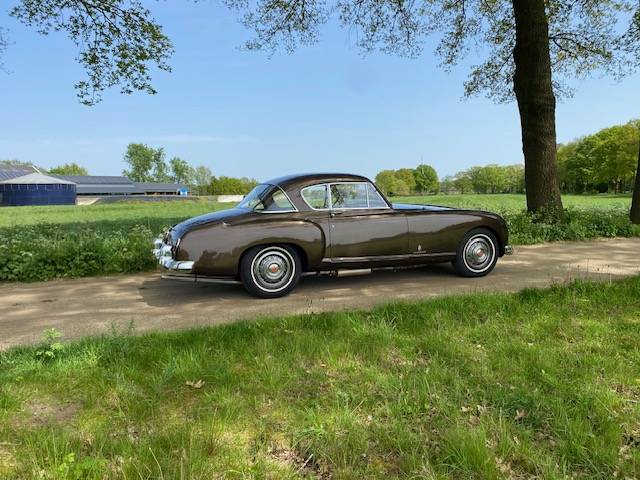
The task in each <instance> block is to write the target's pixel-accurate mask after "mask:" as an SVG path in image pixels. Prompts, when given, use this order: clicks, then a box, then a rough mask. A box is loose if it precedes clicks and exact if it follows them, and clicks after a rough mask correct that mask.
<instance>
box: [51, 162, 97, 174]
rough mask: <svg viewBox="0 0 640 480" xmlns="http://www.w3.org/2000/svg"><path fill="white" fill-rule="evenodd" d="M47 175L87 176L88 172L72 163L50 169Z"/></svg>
mask: <svg viewBox="0 0 640 480" xmlns="http://www.w3.org/2000/svg"><path fill="white" fill-rule="evenodd" d="M49 173H51V174H54V175H89V172H88V171H87V169H86V168H84V167H81V166H80V165H78V164H77V163H73V162H72V163H65V164H64V165H60V166H58V167H54V168H50V169H49Z"/></svg>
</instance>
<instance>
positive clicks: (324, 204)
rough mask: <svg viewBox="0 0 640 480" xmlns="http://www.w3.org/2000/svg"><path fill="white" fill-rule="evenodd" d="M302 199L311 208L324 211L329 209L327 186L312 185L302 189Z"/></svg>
mask: <svg viewBox="0 0 640 480" xmlns="http://www.w3.org/2000/svg"><path fill="white" fill-rule="evenodd" d="M301 193H302V198H304V201H305V202H307V204H308V205H309V206H310V207H311V208H315V209H317V210H322V209H325V208H329V201H328V199H327V186H326V185H312V186H311V187H307V188H303V189H302V192H301Z"/></svg>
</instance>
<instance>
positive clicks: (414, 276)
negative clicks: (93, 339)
mask: <svg viewBox="0 0 640 480" xmlns="http://www.w3.org/2000/svg"><path fill="white" fill-rule="evenodd" d="M454 275H455V274H454V272H453V269H452V268H451V266H450V265H449V264H446V265H431V266H427V267H419V268H411V269H401V270H397V271H393V270H378V271H374V272H372V273H369V274H360V275H348V276H338V277H332V276H329V275H326V274H323V275H307V276H304V277H302V278H301V280H300V284H299V285H298V286H297V287H296V289H295V290H294V291H293V292H292V293H291V294H290V295H289V297H290V298H293V299H296V298H297V299H299V300H302V299H311V298H313V299H328V298H332V299H333V298H335V299H336V300H344V299H345V298H347V297H348V298H351V297H353V296H356V295H357V296H363V295H364V296H379V295H381V294H395V295H393V296H397V295H398V294H401V293H402V290H403V289H407V290H408V293H412V292H413V291H414V290H415V289H418V288H420V287H424V286H425V282H433V281H436V282H437V281H438V279H439V278H447V277H453V276H454ZM139 291H140V295H141V296H142V300H143V302H144V303H146V304H148V305H150V306H154V307H167V306H171V305H180V306H181V307H184V306H186V305H194V306H195V305H198V304H203V305H205V304H206V305H212V304H216V303H227V302H236V301H242V302H243V303H244V304H247V303H252V302H259V303H270V302H277V301H278V299H274V300H262V299H257V298H254V297H252V296H250V295H249V294H248V293H247V292H246V291H245V289H244V287H243V286H242V285H241V284H218V283H204V282H203V283H199V282H195V283H194V282H185V281H172V280H163V279H160V278H153V279H149V280H147V281H145V282H143V284H142V285H141V286H140V287H139ZM400 296H402V295H400Z"/></svg>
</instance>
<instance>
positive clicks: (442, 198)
mask: <svg viewBox="0 0 640 480" xmlns="http://www.w3.org/2000/svg"><path fill="white" fill-rule="evenodd" d="M563 199H564V202H565V206H567V207H578V208H599V209H612V208H613V209H615V208H625V209H628V208H629V207H630V205H631V197H630V196H624V195H565V196H564V197H563ZM392 201H394V202H400V203H420V204H426V203H431V204H435V205H447V206H455V207H467V208H480V209H485V210H495V211H498V212H512V213H513V212H519V211H521V210H523V209H524V208H525V206H526V202H525V198H524V195H506V194H505V195H427V196H420V197H397V198H392ZM232 206H233V204H228V203H226V204H220V203H215V202H212V201H210V200H206V199H198V200H195V201H172V202H122V203H109V204H97V205H84V206H66V205H65V206H46V207H4V208H0V227H6V226H14V225H31V224H39V223H76V222H96V221H118V220H127V221H130V220H139V221H140V222H142V223H144V222H153V221H156V220H163V219H175V218H188V217H191V216H194V215H199V214H202V213H206V212H210V211H213V210H220V209H223V208H230V207H232Z"/></svg>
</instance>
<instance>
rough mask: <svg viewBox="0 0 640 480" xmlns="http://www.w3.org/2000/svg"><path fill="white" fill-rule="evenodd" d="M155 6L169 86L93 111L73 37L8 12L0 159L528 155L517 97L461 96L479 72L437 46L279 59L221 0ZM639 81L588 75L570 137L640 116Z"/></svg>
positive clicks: (335, 38) (451, 168)
mask: <svg viewBox="0 0 640 480" xmlns="http://www.w3.org/2000/svg"><path fill="white" fill-rule="evenodd" d="M150 7H151V8H152V10H153V12H154V14H155V17H156V18H157V19H158V20H159V21H160V23H161V24H163V25H164V28H165V31H166V33H167V34H168V35H169V36H170V38H171V39H172V40H173V42H174V45H175V49H176V52H175V55H174V56H173V58H172V59H171V65H172V67H173V72H172V73H165V72H157V73H155V74H154V85H155V86H156V87H157V89H158V91H159V93H158V94H157V95H154V96H149V95H146V94H142V93H137V94H134V95H120V94H119V93H118V92H117V91H112V92H109V93H107V94H106V95H105V96H104V100H103V102H102V103H100V104H98V105H97V106H95V107H85V106H82V105H80V104H79V103H78V102H77V100H76V97H75V92H74V89H73V84H74V83H75V82H76V81H77V80H78V79H80V78H81V76H82V71H81V70H80V68H79V67H78V66H77V64H76V63H75V62H74V58H75V55H76V53H77V50H76V47H75V46H74V45H73V44H72V43H71V42H70V41H69V40H68V39H67V38H66V37H65V36H64V35H62V34H51V35H49V36H46V37H43V36H40V35H38V34H36V33H35V32H34V31H33V30H29V29H27V28H25V27H22V26H21V25H20V24H18V23H17V22H16V21H15V20H12V19H8V18H7V17H6V15H4V14H0V15H3V16H2V17H0V18H2V24H3V25H4V26H5V27H7V28H8V29H9V35H10V39H11V41H12V42H13V44H12V45H10V46H9V49H8V50H7V52H6V53H5V55H4V64H5V68H6V69H7V70H9V73H3V72H0V159H6V158H16V159H19V160H24V161H31V162H34V163H36V164H38V165H41V166H43V167H45V168H46V167H52V166H55V165H59V164H61V163H66V162H77V163H79V164H81V165H83V166H85V167H87V168H88V169H89V171H90V173H92V174H103V175H108V174H120V173H121V171H122V169H123V168H124V164H123V162H122V154H123V153H124V150H125V148H126V145H127V144H128V143H129V142H143V143H147V144H148V145H151V146H154V147H164V148H165V150H166V152H167V156H168V157H171V156H173V155H178V156H180V157H182V158H184V159H185V160H188V161H189V162H190V163H192V164H193V165H206V166H208V167H209V168H211V170H212V171H213V173H214V174H215V175H233V176H251V177H256V178H258V179H266V178H269V177H273V176H278V175H282V174H287V173H294V172H300V171H336V170H337V171H348V172H354V173H361V174H365V175H369V176H374V175H375V173H376V172H378V171H379V170H381V169H385V168H400V167H413V166H415V165H417V164H418V163H420V162H424V163H429V164H431V165H433V166H434V167H435V168H436V170H437V171H438V172H439V173H440V175H447V174H453V173H455V172H457V171H460V170H463V169H465V168H467V167H469V166H472V165H479V164H486V163H501V164H511V163H518V162H521V161H522V153H521V144H520V126H519V119H518V114H517V108H516V106H515V104H508V105H496V104H493V103H491V102H490V101H488V100H485V99H483V98H472V99H466V100H465V99H462V93H463V87H462V83H463V81H464V79H465V77H466V73H467V67H466V66H465V65H461V66H460V68H457V69H455V70H454V71H453V72H452V73H445V72H443V71H442V70H440V69H439V68H438V66H437V64H438V60H437V59H435V58H434V57H433V55H432V49H431V48H429V47H427V49H426V50H425V52H424V54H423V55H422V57H420V58H418V59H414V60H409V59H402V58H397V57H393V56H387V55H384V54H370V55H368V56H362V54H361V52H360V51H359V50H358V49H357V48H356V47H355V46H354V43H355V42H354V41H353V39H352V38H349V34H348V33H347V32H346V31H343V30H340V29H338V28H334V27H331V26H329V27H327V28H326V29H325V31H324V32H323V35H322V40H321V42H320V43H318V44H317V45H315V46H312V47H303V48H300V49H299V50H298V51H296V52H295V53H294V54H291V55H288V54H285V53H280V54H276V55H274V56H272V57H271V58H269V56H268V55H267V54H266V53H255V52H247V51H242V50H241V49H240V48H239V47H240V46H241V45H242V44H243V41H245V40H247V39H248V38H250V33H249V32H247V31H246V30H245V29H244V28H243V27H242V25H240V24H239V22H238V21H237V19H236V17H235V16H234V14H232V13H230V12H229V11H227V10H226V9H225V8H224V7H221V6H219V5H218V4H217V3H214V2H207V1H204V2H199V3H195V4H194V3H189V2H166V3H165V2H158V3H155V2H153V3H152V4H151V5H150ZM471 60H473V59H471ZM639 84H640V76H639V75H636V76H634V77H630V78H627V79H626V80H624V81H623V82H621V83H616V82H614V81H613V80H611V79H607V78H605V79H592V80H587V81H584V82H581V83H579V84H577V85H576V86H577V93H576V95H575V96H574V97H573V98H571V99H568V100H564V101H563V102H561V103H560V104H559V105H558V120H557V130H558V140H559V141H560V142H563V141H568V140H571V139H573V138H576V137H578V136H581V135H584V134H586V133H590V132H593V131H596V130H598V129H599V128H602V127H605V126H608V125H612V124H616V123H624V122H626V121H628V120H629V119H631V118H638V117H640V107H639V105H640V88H638V86H639Z"/></svg>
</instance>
